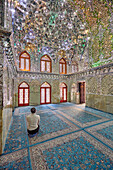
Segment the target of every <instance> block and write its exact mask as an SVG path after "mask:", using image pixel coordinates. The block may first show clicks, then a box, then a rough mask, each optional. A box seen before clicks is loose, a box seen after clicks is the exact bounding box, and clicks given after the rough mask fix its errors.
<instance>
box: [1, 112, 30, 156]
mask: <svg viewBox="0 0 113 170" xmlns="http://www.w3.org/2000/svg"><path fill="white" fill-rule="evenodd" d="M25 146H27V135H26V127H25V119H24V115H20V116H13V122H12V124H11V128H10V130H9V133H8V137H7V139H6V144H5V148H4V152H5V153H6V152H12V151H13V150H16V149H20V148H22V147H25Z"/></svg>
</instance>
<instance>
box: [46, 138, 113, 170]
mask: <svg viewBox="0 0 113 170" xmlns="http://www.w3.org/2000/svg"><path fill="white" fill-rule="evenodd" d="M43 155H44V157H45V159H46V161H47V164H48V167H49V169H58V170H60V169H101V168H104V169H110V168H111V169H112V168H113V162H112V161H111V160H110V159H109V158H108V157H106V156H105V155H104V154H103V153H101V152H100V151H99V150H97V149H96V148H95V147H94V146H93V145H92V144H90V143H89V142H88V141H87V140H85V138H84V137H82V136H81V137H78V138H76V139H74V140H72V141H70V142H67V143H64V144H62V145H60V146H57V147H54V148H50V149H47V150H45V151H43Z"/></svg>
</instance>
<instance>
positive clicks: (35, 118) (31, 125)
mask: <svg viewBox="0 0 113 170" xmlns="http://www.w3.org/2000/svg"><path fill="white" fill-rule="evenodd" d="M39 122H40V116H39V115H36V109H35V108H34V107H33V108H32V109H31V114H30V115H28V116H27V131H28V134H30V135H33V134H36V133H38V131H39Z"/></svg>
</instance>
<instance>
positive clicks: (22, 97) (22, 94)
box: [18, 81, 29, 106]
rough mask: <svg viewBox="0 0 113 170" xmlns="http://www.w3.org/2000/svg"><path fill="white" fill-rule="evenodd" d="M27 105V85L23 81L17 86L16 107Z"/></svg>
mask: <svg viewBox="0 0 113 170" xmlns="http://www.w3.org/2000/svg"><path fill="white" fill-rule="evenodd" d="M28 105H29V85H28V84H27V83H26V82H25V81H23V82H22V83H20V84H19V86H18V106H28Z"/></svg>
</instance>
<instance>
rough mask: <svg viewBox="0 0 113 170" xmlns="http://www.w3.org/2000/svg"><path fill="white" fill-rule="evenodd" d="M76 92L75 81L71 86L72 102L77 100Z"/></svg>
mask: <svg viewBox="0 0 113 170" xmlns="http://www.w3.org/2000/svg"><path fill="white" fill-rule="evenodd" d="M75 93H76V85H75V83H73V84H72V86H71V102H72V103H75V102H76V96H75Z"/></svg>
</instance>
